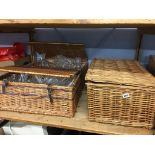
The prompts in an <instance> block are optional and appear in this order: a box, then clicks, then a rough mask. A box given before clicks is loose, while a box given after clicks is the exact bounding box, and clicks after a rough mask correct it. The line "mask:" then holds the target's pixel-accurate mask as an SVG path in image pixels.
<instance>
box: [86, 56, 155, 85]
mask: <svg viewBox="0 0 155 155" xmlns="http://www.w3.org/2000/svg"><path fill="white" fill-rule="evenodd" d="M86 80H87V81H92V82H98V83H112V84H123V85H138V86H140V85H141V86H151V87H155V78H154V77H153V76H152V75H151V74H150V73H148V72H147V71H146V70H145V69H144V68H143V67H142V66H141V65H140V64H139V63H138V62H137V61H132V60H104V59H94V60H93V62H92V63H91V65H90V68H89V69H88V72H87V74H86Z"/></svg>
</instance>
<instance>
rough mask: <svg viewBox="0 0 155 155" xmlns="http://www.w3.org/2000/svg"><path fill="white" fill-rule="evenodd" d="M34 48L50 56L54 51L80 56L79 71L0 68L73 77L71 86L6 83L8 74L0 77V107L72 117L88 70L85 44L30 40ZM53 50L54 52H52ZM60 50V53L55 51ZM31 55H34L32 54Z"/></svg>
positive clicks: (5, 70)
mask: <svg viewBox="0 0 155 155" xmlns="http://www.w3.org/2000/svg"><path fill="white" fill-rule="evenodd" d="M31 47H32V48H33V49H34V50H35V51H37V52H38V51H41V52H44V53H46V56H47V57H50V58H52V57H53V56H56V54H62V55H64V56H67V57H71V58H74V57H81V58H82V60H83V64H82V68H81V69H80V70H62V69H58V70H57V69H47V68H40V67H37V66H35V61H33V62H32V63H33V67H32V66H25V67H3V68H2V67H1V68H0V71H3V72H9V74H10V73H27V74H31V75H47V76H54V77H66V78H73V81H72V82H71V85H69V86H59V85H52V86H48V85H46V84H36V83H22V82H8V83H4V81H3V79H6V78H7V76H9V74H7V75H5V76H2V77H1V78H0V85H1V87H0V100H1V102H0V110H6V111H16V112H24V113H34V114H45V115H57V116H65V117H73V116H74V114H75V111H76V106H77V104H78V100H79V97H80V95H81V91H82V88H83V86H84V76H85V74H86V71H87V58H86V57H85V53H84V46H83V45H80V44H68V43H62V44H61V43H39V42H35V43H31ZM54 51H55V52H54ZM58 51H59V52H58ZM32 58H34V57H33V56H32Z"/></svg>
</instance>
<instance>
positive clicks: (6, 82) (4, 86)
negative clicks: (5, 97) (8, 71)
mask: <svg viewBox="0 0 155 155" xmlns="http://www.w3.org/2000/svg"><path fill="white" fill-rule="evenodd" d="M7 85H8V80H7V79H4V80H3V82H2V93H3V94H5V93H6V87H7Z"/></svg>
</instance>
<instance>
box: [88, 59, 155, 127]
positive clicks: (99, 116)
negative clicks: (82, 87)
mask: <svg viewBox="0 0 155 155" xmlns="http://www.w3.org/2000/svg"><path fill="white" fill-rule="evenodd" d="M86 80H87V93H88V109H89V120H90V121H96V122H101V123H111V124H115V125H124V126H133V127H145V128H148V129H151V128H153V126H154V116H155V115H154V114H155V78H154V77H153V76H152V75H151V74H149V73H148V72H147V71H146V70H145V69H144V68H143V67H142V66H140V64H138V62H136V61H132V60H102V59H101V60H99V59H95V60H93V62H92V64H91V65H90V68H89V69H88V72H87V74H86Z"/></svg>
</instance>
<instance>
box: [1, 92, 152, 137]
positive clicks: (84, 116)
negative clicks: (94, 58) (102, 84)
mask: <svg viewBox="0 0 155 155" xmlns="http://www.w3.org/2000/svg"><path fill="white" fill-rule="evenodd" d="M0 118H3V119H6V120H13V121H22V122H28V123H32V124H39V125H44V126H53V127H59V128H66V129H73V130H79V131H86V132H92V133H98V134H121V135H138V134H140V135H151V134H154V130H147V129H143V128H133V127H124V126H115V125H111V124H101V123H96V122H90V121H88V109H87V99H86V92H84V93H83V95H82V97H81V99H80V101H79V105H78V108H77V112H76V114H75V117H73V118H65V117H57V116H46V115H37V114H24V113H18V112H6V111H1V112H0Z"/></svg>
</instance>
